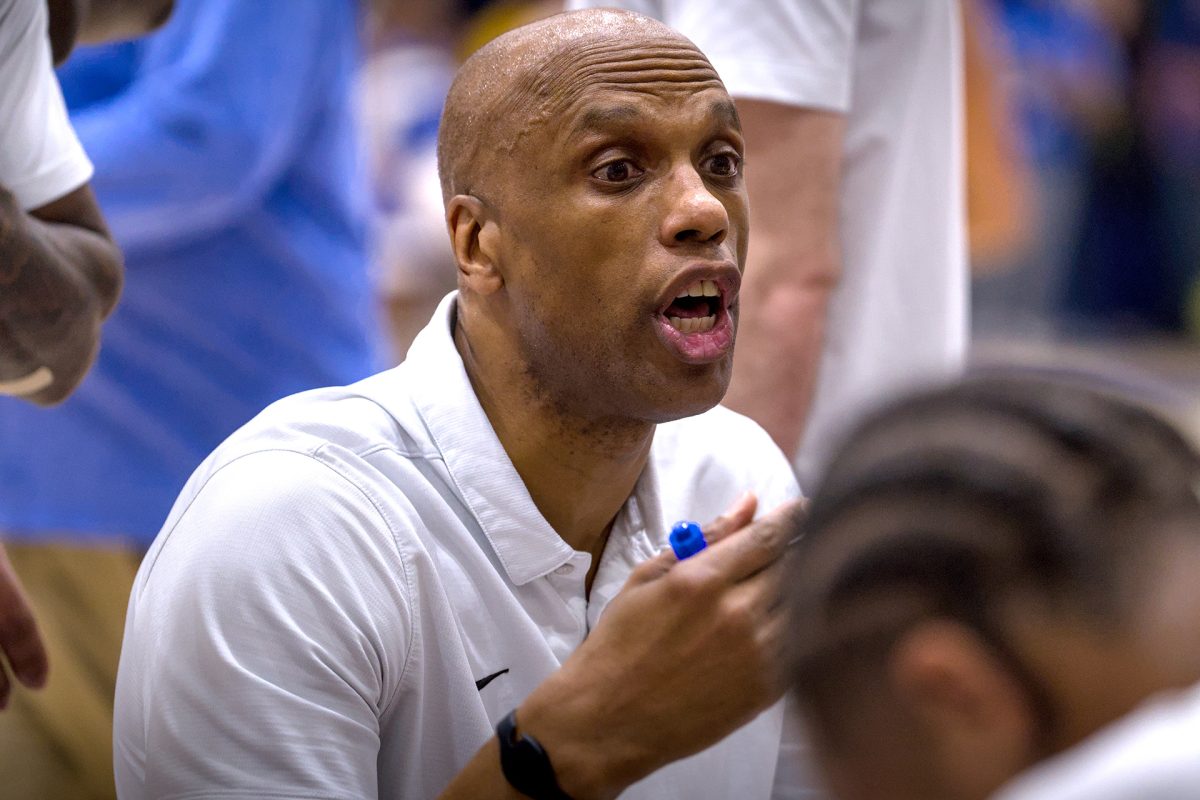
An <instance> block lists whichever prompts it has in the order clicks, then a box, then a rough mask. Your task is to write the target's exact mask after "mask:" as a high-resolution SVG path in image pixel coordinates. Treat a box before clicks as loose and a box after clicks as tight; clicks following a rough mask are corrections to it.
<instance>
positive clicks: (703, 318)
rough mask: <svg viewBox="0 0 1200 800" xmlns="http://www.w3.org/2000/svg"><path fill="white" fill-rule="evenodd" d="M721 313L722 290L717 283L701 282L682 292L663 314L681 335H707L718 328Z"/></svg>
mask: <svg viewBox="0 0 1200 800" xmlns="http://www.w3.org/2000/svg"><path fill="white" fill-rule="evenodd" d="M720 312H721V290H720V288H718V286H717V282H716V281H709V280H701V281H696V282H695V283H693V284H692V285H691V286H688V287H687V288H686V289H684V290H683V291H682V292H680V294H679V296H678V297H676V298H675V299H674V300H672V301H671V304H670V305H669V306H667V307H666V309H664V310H663V312H662V314H663V316H664V317H666V318H667V322H668V323H670V325H671V327H672V328H674V329H675V330H677V331H679V332H680V333H706V332H708V331H711V330H712V329H713V328H714V327H715V326H716V324H717V315H718V314H719V313H720Z"/></svg>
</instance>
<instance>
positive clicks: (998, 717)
mask: <svg viewBox="0 0 1200 800" xmlns="http://www.w3.org/2000/svg"><path fill="white" fill-rule="evenodd" d="M888 672H889V677H890V679H891V682H892V686H893V688H894V691H895V692H896V694H897V696H898V697H899V698H900V700H901V702H902V703H904V705H906V706H907V707H908V709H909V710H910V712H911V713H912V714H913V715H914V716H915V717H916V718H917V719H918V720H919V721H920V723H921V724H922V726H923V727H924V728H925V729H926V730H927V731H928V733H929V738H930V741H931V742H934V743H936V744H935V745H934V746H935V747H936V748H937V750H938V751H939V752H938V753H937V758H938V760H939V761H940V763H941V767H942V769H943V770H944V773H943V774H945V775H947V777H948V778H949V779H950V780H951V781H952V782H953V783H955V784H957V785H958V786H959V788H960V789H966V787H967V785H968V784H970V785H972V788H971V789H970V790H968V791H970V792H972V793H973V792H976V791H983V792H984V796H986V795H987V794H990V792H991V791H994V787H998V786H999V785H1000V784H1001V783H1003V782H1005V781H1007V780H1008V779H1009V778H1011V777H1012V776H1014V775H1015V774H1017V772H1019V771H1021V770H1022V769H1024V768H1025V767H1026V766H1028V764H1029V762H1030V759H1031V753H1032V752H1033V751H1034V748H1035V746H1036V743H1035V736H1036V731H1037V720H1036V716H1035V712H1034V707H1033V701H1032V699H1031V698H1030V697H1029V696H1028V693H1027V691H1026V689H1025V687H1024V686H1023V685H1022V683H1021V682H1020V680H1019V679H1018V678H1017V677H1016V676H1014V675H1013V674H1012V673H1011V671H1010V670H1009V669H1008V668H1007V667H1006V666H1005V664H1004V663H1003V662H1001V661H1000V660H999V659H998V658H997V657H996V656H995V654H994V653H993V651H992V650H991V648H990V647H988V645H987V644H986V643H985V642H984V640H983V639H982V638H981V637H980V636H978V635H977V634H976V633H975V632H974V631H972V630H970V629H969V628H967V627H966V626H964V625H961V624H958V623H954V622H949V621H941V620H936V621H929V622H924V623H921V624H919V625H917V626H916V627H915V628H913V629H912V630H911V631H909V632H908V633H907V634H906V635H905V636H904V637H903V638H902V639H901V640H900V642H898V643H897V645H896V646H895V648H893V650H892V652H891V654H890V656H889V661H888ZM989 786H992V787H993V788H992V789H988V787H989Z"/></svg>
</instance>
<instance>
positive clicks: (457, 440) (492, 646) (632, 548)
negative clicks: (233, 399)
mask: <svg viewBox="0 0 1200 800" xmlns="http://www.w3.org/2000/svg"><path fill="white" fill-rule="evenodd" d="M454 300H455V295H454V294H451V295H449V296H448V297H447V298H446V300H444V301H443V302H442V304H441V306H440V307H439V309H438V312H437V313H436V315H435V316H434V320H433V322H432V323H431V324H430V325H429V327H427V328H426V329H425V330H424V331H423V332H422V333H421V334H420V336H419V337H418V338H417V340H416V341H415V343H414V344H413V347H412V349H411V350H410V352H409V356H408V360H407V361H405V362H404V363H403V364H402V365H400V366H399V367H397V368H395V369H393V370H390V371H388V372H384V373H381V374H379V375H376V376H374V377H372V378H369V379H367V380H365V381H362V382H360V383H358V384H355V385H353V386H349V387H344V388H332V389H321V390H317V391H312V392H306V393H303V394H300V395H296V396H294V397H290V398H288V399H285V400H282V401H280V402H278V403H276V404H274V405H272V406H271V407H270V408H268V409H267V410H266V411H264V412H263V413H262V414H261V415H259V416H258V417H257V418H256V419H254V420H253V421H251V422H250V423H249V424H247V425H246V426H245V427H244V428H242V429H241V430H240V431H238V432H237V433H235V434H234V435H233V436H232V437H231V438H230V439H229V440H228V441H226V442H225V443H224V444H223V445H222V446H221V447H220V448H219V449H218V450H217V451H216V452H215V453H213V454H212V455H211V456H210V457H209V458H208V459H207V460H206V461H205V462H204V463H203V464H202V465H201V466H200V468H199V469H198V470H197V471H196V473H195V474H194V475H193V476H192V478H191V480H190V481H189V482H188V484H187V486H186V487H185V488H184V491H183V493H182V495H181V496H180V498H179V500H178V501H177V502H176V504H175V507H174V509H173V510H172V512H171V514H170V516H169V517H168V519H167V521H166V524H165V525H164V526H163V529H162V531H161V532H160V533H159V536H158V538H157V540H156V541H155V543H154V545H153V547H152V548H151V549H150V552H149V553H148V554H147V556H146V559H145V561H144V563H143V564H142V568H141V570H140V571H139V574H138V578H137V582H136V584H135V586H134V590H133V595H132V598H131V600H130V605H129V616H128V621H127V625H126V629H125V641H124V648H123V651H122V655H121V666H120V673H119V676H118V680H117V695H116V722H115V745H116V754H115V762H116V777H117V786H118V790H119V793H120V796H121V797H122V798H126V800H131V799H132V798H151V797H153V798H172V797H177V798H182V797H187V798H203V797H221V798H240V797H246V798H249V797H263V796H270V797H322V798H374V797H384V798H431V797H434V796H435V795H436V794H437V793H438V792H439V791H440V790H441V789H442V788H444V787H445V786H446V784H447V783H448V782H449V781H450V779H451V778H452V777H453V776H454V775H455V774H456V773H457V772H458V771H459V770H460V769H461V768H462V767H463V766H464V765H465V764H466V763H467V762H468V761H469V760H470V759H471V758H472V757H473V756H474V754H475V752H476V751H477V750H478V748H479V747H480V746H481V745H482V744H483V743H484V742H485V741H486V740H487V739H488V738H489V737H490V736H491V735H492V732H493V727H494V725H495V724H496V722H497V721H498V720H499V719H500V718H501V717H502V716H503V715H504V714H506V713H507V712H508V711H509V710H511V709H512V708H514V707H515V706H517V705H518V704H520V702H521V701H522V699H523V698H524V697H525V696H526V695H527V694H528V693H529V692H530V691H531V690H532V689H533V688H534V687H536V686H537V685H538V684H539V683H541V681H542V680H543V679H545V678H546V677H547V676H548V675H550V674H551V673H552V672H554V671H555V670H556V669H557V668H558V667H559V665H560V664H561V663H562V662H563V661H564V660H565V659H566V658H567V656H569V655H570V654H571V653H572V652H573V651H574V650H575V648H577V647H578V646H579V645H580V643H581V642H582V641H583V639H584V637H586V636H587V633H588V630H589V629H590V628H591V627H592V626H593V625H595V624H596V621H597V619H598V618H599V617H600V615H601V614H602V613H603V611H604V608H605V607H606V606H607V604H608V602H609V600H610V599H611V598H612V597H613V596H614V595H615V594H616V593H617V592H618V591H619V590H620V589H621V587H622V585H623V584H624V582H625V580H626V577H627V576H628V575H629V573H630V571H631V570H632V569H633V568H634V566H635V565H637V564H638V563H640V562H641V561H643V560H644V559H646V558H647V557H649V556H650V555H652V554H653V553H655V552H656V551H657V550H658V549H659V548H660V547H662V546H664V545H665V543H666V532H667V531H668V530H669V527H670V525H671V524H672V523H673V522H674V521H675V520H677V519H683V518H686V519H696V520H701V521H705V520H709V519H711V518H712V517H714V516H716V515H717V514H719V513H720V512H721V511H722V510H724V508H725V507H726V506H727V505H728V504H729V503H730V502H732V501H733V499H734V498H735V497H736V495H737V494H738V493H740V492H741V491H742V490H744V489H752V490H754V491H755V492H757V493H758V495H759V498H760V505H761V507H762V508H763V509H770V508H772V507H774V506H775V505H777V504H779V503H781V502H783V501H785V500H786V499H789V498H793V497H795V496H796V495H797V494H798V489H797V486H796V484H795V482H794V479H793V478H792V474H791V470H790V469H789V465H788V463H787V461H786V460H785V459H784V457H783V456H782V454H781V453H780V452H779V451H778V450H777V449H776V448H775V446H774V445H773V444H772V443H771V441H770V439H769V438H768V437H767V436H766V434H765V433H764V432H763V431H762V430H761V429H759V428H758V427H757V426H756V425H755V424H754V423H752V422H750V421H749V420H747V419H745V418H744V417H741V416H738V415H737V414H734V413H733V412H731V411H728V410H725V409H722V408H716V409H713V410H712V411H709V412H708V413H705V414H702V415H700V416H697V417H693V418H690V419H685V420H680V421H678V422H673V423H669V424H665V425H660V426H659V427H658V429H657V432H656V433H655V438H654V443H653V446H652V449H651V455H650V459H649V463H648V465H647V468H646V471H645V472H644V474H643V475H642V477H641V479H640V480H639V482H638V484H637V487H636V490H635V491H634V493H633V495H632V496H631V497H630V498H629V501H628V502H627V503H626V504H625V506H624V508H623V509H622V511H621V512H620V514H619V516H618V518H617V521H616V523H615V525H614V526H613V530H612V534H611V536H610V538H609V541H608V545H607V547H606V548H605V551H604V555H603V558H602V560H601V563H600V566H599V569H598V571H597V574H596V578H595V582H594V584H593V587H592V592H591V597H590V600H589V599H588V598H587V597H586V596H585V593H584V579H585V576H586V574H587V572H588V568H589V563H590V556H589V555H588V554H586V553H581V552H576V551H575V550H573V549H572V548H571V547H569V546H568V545H567V544H566V543H565V542H564V541H563V540H562V539H561V538H559V536H558V535H557V534H556V533H555V532H554V530H553V529H552V528H551V527H550V525H549V524H548V523H547V522H546V520H545V519H544V518H543V517H542V515H541V514H540V513H539V512H538V510H537V508H536V507H535V505H534V504H533V501H532V500H531V499H530V496H529V493H528V492H527V490H526V488H525V486H524V484H523V483H522V482H521V479H520V477H519V476H518V475H517V472H516V471H515V469H514V468H513V465H512V463H511V462H510V461H509V459H508V456H507V455H506V453H505V451H504V449H503V448H502V447H501V445H500V442H499V440H498V439H497V438H496V435H495V433H494V432H493V430H492V428H491V426H490V424H489V422H488V420H487V417H486V415H485V414H484V412H483V410H482V408H481V407H480V405H479V403H478V401H477V399H476V397H475V394H474V392H473V391H472V389H471V385H470V382H469V381H468V379H467V375H466V372H465V370H464V368H463V364H462V360H461V359H460V357H459V355H458V352H457V350H456V349H455V347H454V343H453V340H452V336H451V324H452V319H453V314H454V307H455V306H454ZM681 679H683V678H682V677H681ZM781 717H782V714H781V710H780V708H779V706H776V707H775V708H773V709H771V710H769V711H767V712H765V713H764V714H762V715H760V716H759V717H758V718H757V719H755V720H754V721H753V722H751V723H750V724H748V725H747V726H745V727H744V728H742V729H740V730H738V731H737V732H735V733H734V734H733V735H731V736H730V737H728V738H727V739H725V740H724V741H722V742H721V743H719V744H717V745H716V746H715V747H713V748H711V749H709V750H706V751H704V752H703V753H700V754H698V755H696V756H694V757H692V758H689V759H686V760H684V761H682V762H678V763H676V764H673V765H670V766H668V767H667V768H665V769H663V770H661V771H659V772H658V773H655V774H654V775H651V776H650V777H648V778H647V779H646V780H645V781H643V782H641V783H639V784H638V785H637V786H635V787H633V788H631V789H630V790H629V791H628V792H627V793H626V794H625V795H624V796H625V797H627V798H646V799H647V800H649V799H650V798H656V799H657V800H661V799H662V798H728V797H737V798H739V800H750V799H751V798H767V797H769V796H771V794H772V784H773V781H774V775H775V771H776V760H777V756H778V753H779V750H780V728H781ZM792 796H795V795H792Z"/></svg>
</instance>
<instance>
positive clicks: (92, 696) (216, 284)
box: [0, 0, 374, 798]
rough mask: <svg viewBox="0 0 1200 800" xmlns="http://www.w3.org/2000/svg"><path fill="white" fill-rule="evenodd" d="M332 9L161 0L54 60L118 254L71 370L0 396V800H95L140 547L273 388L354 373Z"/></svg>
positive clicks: (344, 4) (364, 317) (107, 771)
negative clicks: (63, 59)
mask: <svg viewBox="0 0 1200 800" xmlns="http://www.w3.org/2000/svg"><path fill="white" fill-rule="evenodd" d="M358 22H359V13H358V8H357V6H356V4H355V3H353V2H349V0H337V1H334V2H331V1H330V0H258V1H257V2H254V3H243V2H238V1H237V0H181V1H180V2H179V3H178V7H177V9H176V14H175V18H174V20H173V21H172V22H171V23H170V24H169V25H167V27H166V28H164V29H163V31H162V32H161V33H159V34H157V35H156V36H154V37H152V38H150V39H147V40H145V41H144V42H139V43H133V44H126V45H120V46H115V47H110V48H106V49H101V50H91V51H81V52H79V53H77V55H76V57H75V59H73V61H72V63H71V64H70V65H69V66H68V68H67V69H66V70H65V71H64V72H63V74H62V75H61V79H62V82H63V85H64V89H65V93H66V96H67V99H68V103H69V105H70V106H71V107H72V110H73V112H74V115H73V117H72V121H73V122H74V125H75V127H76V130H77V131H78V134H79V138H80V139H81V141H82V142H83V145H84V147H85V149H86V150H87V151H88V153H89V154H90V155H91V158H92V160H93V161H94V162H95V165H96V176H95V180H94V183H93V186H94V188H95V191H96V194H97V197H98V199H99V203H100V206H101V208H102V209H103V211H104V213H105V216H106V217H107V219H108V221H109V225H110V226H111V229H112V232H113V236H114V239H115V240H116V242H117V243H118V244H119V245H120V246H121V248H122V249H123V250H124V252H125V256H126V270H127V272H126V283H125V293H124V297H123V300H122V303H121V304H120V306H119V308H118V310H117V312H116V313H115V314H114V315H113V317H112V319H111V320H110V321H109V323H108V327H107V328H106V332H105V347H104V349H103V350H102V351H101V353H100V356H99V358H98V360H97V363H96V366H95V368H94V369H93V371H92V373H91V375H90V376H89V377H88V378H87V380H85V381H84V383H83V384H82V385H81V386H80V388H79V390H78V391H77V392H76V393H75V395H74V396H73V397H71V398H70V399H69V400H68V401H67V402H65V403H63V404H62V405H61V406H59V407H58V408H54V409H49V410H42V409H33V408H30V407H28V406H26V405H24V404H21V403H18V402H16V401H13V400H5V401H0V530H3V532H4V536H5V538H6V539H7V540H8V547H9V553H10V556H11V558H12V561H13V564H14V566H15V567H16V570H17V572H18V573H19V574H20V575H21V576H22V579H23V581H24V583H25V586H26V589H27V590H28V593H29V596H30V599H31V602H32V604H33V607H34V610H35V611H36V613H37V616H38V619H39V622H40V624H41V628H42V632H43V634H44V638H45V640H46V643H47V646H48V649H49V652H50V657H51V661H52V663H53V664H54V673H53V678H52V680H51V681H50V683H49V685H48V686H47V687H46V689H45V690H44V691H42V692H39V693H29V692H18V693H16V694H15V695H14V698H13V704H12V707H11V709H10V711H9V712H8V713H6V714H4V715H2V718H0V774H3V775H4V776H5V778H4V793H5V796H6V797H22V798H23V797H39V798H42V797H97V796H111V795H112V793H113V783H112V751H111V727H112V693H113V685H114V680H115V672H116V666H117V655H118V649H119V646H120V637H121V630H122V626H123V620H124V612H125V607H126V602H127V599H128V592H129V587H130V585H131V583H132V580H133V575H134V572H135V570H136V568H137V563H138V560H139V555H140V553H141V552H142V551H143V550H144V548H145V547H146V546H147V545H148V544H149V542H150V540H151V539H152V538H153V536H154V534H155V533H156V531H157V530H158V528H159V526H160V525H161V524H162V521H163V519H164V518H165V517H166V514H167V511H168V510H169V509H170V506H171V503H172V501H173V499H174V497H175V495H176V494H177V492H178V491H179V489H180V487H181V486H182V485H183V483H184V481H185V480H186V478H187V475H188V474H189V473H190V471H191V470H192V469H193V468H194V467H195V466H196V464H198V463H199V462H200V460H201V459H202V458H203V457H204V455H205V454H206V453H207V452H208V451H209V450H210V449H211V448H212V447H214V446H215V445H216V444H217V443H218V442H220V441H221V439H222V438H223V437H225V436H227V435H228V434H229V433H230V432H232V431H233V430H234V429H235V428H236V427H237V426H238V425H240V424H242V423H243V422H245V421H246V420H248V419H249V418H250V417H251V416H252V415H253V414H255V413H257V412H258V411H259V410H261V408H262V407H263V406H264V405H266V404H267V403H269V402H271V401H272V400H274V399H276V398H278V397H281V396H283V395H285V394H289V393H292V392H295V391H298V390H301V389H306V388H310V387H313V386H318V385H327V384H331V383H332V384H336V383H346V382H350V381H353V380H356V379H358V378H360V377H363V376H365V375H366V374H368V373H369V372H370V371H371V370H372V368H373V366H374V354H373V350H372V344H371V333H370V332H371V331H372V330H373V328H374V325H373V317H372V314H371V307H370V296H369V286H368V281H367V275H366V266H365V260H366V256H365V236H364V232H365V220H366V206H367V196H366V191H365V182H364V181H362V180H360V177H361V178H365V173H364V172H363V170H362V169H361V164H360V158H359V155H358V149H357V144H358V140H357V136H356V132H355V131H356V128H355V125H354V122H353V114H352V112H351V83H352V80H353V76H354V73H355V70H356V68H357V64H358V40H357V37H358Z"/></svg>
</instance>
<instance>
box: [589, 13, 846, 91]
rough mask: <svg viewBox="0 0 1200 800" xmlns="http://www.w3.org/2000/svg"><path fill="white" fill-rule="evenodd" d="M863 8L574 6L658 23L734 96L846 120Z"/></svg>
mask: <svg viewBox="0 0 1200 800" xmlns="http://www.w3.org/2000/svg"><path fill="white" fill-rule="evenodd" d="M861 1H862V0H747V1H745V2H737V1H736V0H659V2H656V3H648V2H646V0H616V1H615V2H614V0H574V2H573V3H572V5H573V7H576V8H584V7H602V6H613V7H620V8H625V9H628V10H630V11H637V12H640V13H645V14H650V15H651V16H656V17H658V18H659V19H661V20H662V21H663V22H666V23H667V24H668V25H670V26H671V27H673V28H675V29H676V30H677V31H679V32H680V33H682V34H683V35H684V36H687V37H688V38H689V39H691V40H692V41H693V42H695V43H696V46H697V47H699V48H700V49H701V50H702V51H703V52H704V54H705V55H706V56H708V59H709V60H710V61H711V62H712V64H713V66H714V67H716V69H717V72H718V73H719V74H720V76H721V80H723V81H724V82H725V88H726V89H728V90H729V93H730V94H731V95H733V96H734V97H737V98H747V99H754V100H770V101H773V102H777V103H786V104H789V105H797V106H804V107H811V108H820V109H824V110H828V111H836V112H842V113H844V112H846V111H847V110H848V109H849V107H850V93H851V89H852V75H853V70H852V64H853V58H854V42H855V37H856V34H857V27H858V17H859V6H860V3H861ZM648 6H653V7H654V8H648Z"/></svg>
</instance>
